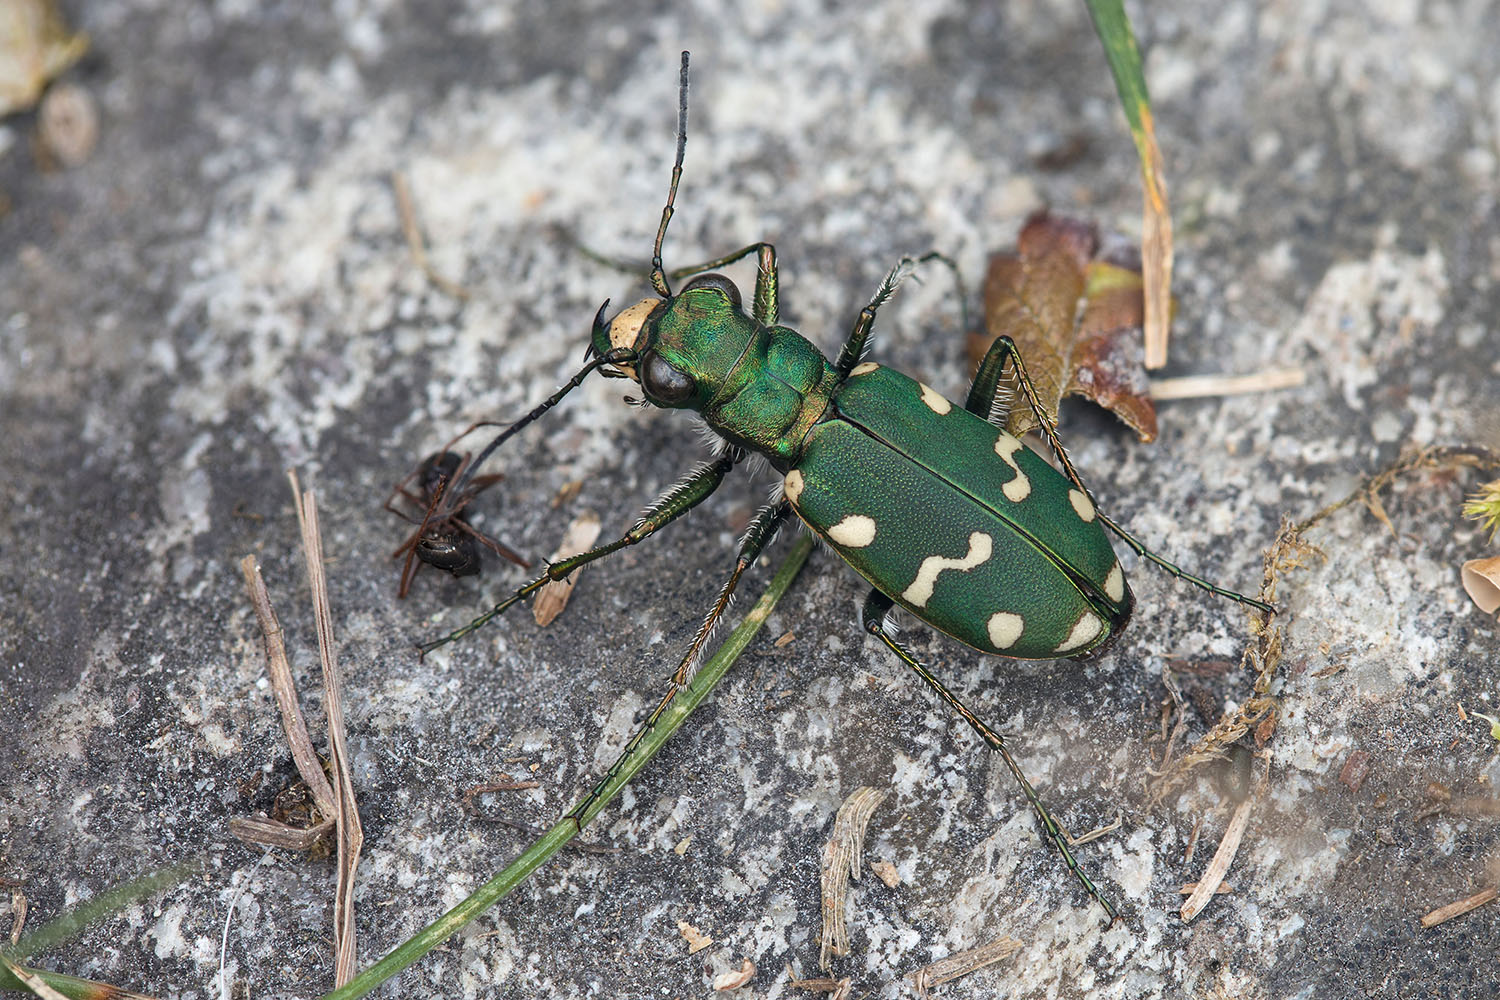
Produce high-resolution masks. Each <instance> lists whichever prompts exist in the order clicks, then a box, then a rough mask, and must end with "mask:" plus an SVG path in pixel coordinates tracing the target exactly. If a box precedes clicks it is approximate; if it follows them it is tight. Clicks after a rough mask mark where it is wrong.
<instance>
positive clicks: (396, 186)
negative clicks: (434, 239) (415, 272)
mask: <svg viewBox="0 0 1500 1000" xmlns="http://www.w3.org/2000/svg"><path fill="white" fill-rule="evenodd" d="M391 188H392V189H393V190H394V191H395V193H396V214H397V215H399V216H400V217H401V234H402V235H403V236H405V237H406V246H407V248H408V249H409V250H410V251H411V256H412V260H414V261H416V262H417V266H418V267H420V268H421V269H422V273H423V274H425V275H427V280H428V281H430V282H432V283H433V285H435V286H437V287H438V288H439V289H441V290H442V291H443V292H445V293H446V294H448V295H451V296H453V297H454V298H455V299H467V298H468V297H469V291H468V289H466V288H464V287H463V286H462V285H460V284H458V283H457V282H455V281H449V280H448V279H447V278H445V277H443V276H442V275H441V274H438V273H437V269H436V268H434V267H433V266H432V262H431V261H430V260H428V258H427V244H426V243H425V242H424V241H423V239H422V227H421V226H420V225H418V224H417V208H416V204H415V202H414V201H413V200H412V196H411V185H410V184H408V183H407V180H406V175H405V174H403V173H402V172H401V171H399V170H393V171H391Z"/></svg>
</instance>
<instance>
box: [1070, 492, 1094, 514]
mask: <svg viewBox="0 0 1500 1000" xmlns="http://www.w3.org/2000/svg"><path fill="white" fill-rule="evenodd" d="M1068 502H1069V503H1071V504H1072V505H1073V509H1074V510H1075V511H1077V512H1078V516H1079V517H1081V518H1083V519H1084V520H1085V521H1092V520H1093V519H1094V504H1093V502H1092V501H1091V500H1089V498H1088V494H1086V493H1080V492H1079V491H1078V490H1069V491H1068Z"/></svg>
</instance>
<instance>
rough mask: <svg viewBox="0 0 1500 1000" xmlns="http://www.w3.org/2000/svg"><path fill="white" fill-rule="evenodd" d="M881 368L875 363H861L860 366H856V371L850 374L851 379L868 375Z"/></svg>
mask: <svg viewBox="0 0 1500 1000" xmlns="http://www.w3.org/2000/svg"><path fill="white" fill-rule="evenodd" d="M879 367H880V366H879V365H877V364H876V363H875V362H873V361H861V362H860V363H859V364H857V365H855V366H854V369H853V370H852V371H850V372H849V377H850V378H853V377H854V376H856V375H868V374H870V373H871V372H872V371H874V370H875V369H877V368H879Z"/></svg>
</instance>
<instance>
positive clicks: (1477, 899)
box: [1422, 886, 1500, 927]
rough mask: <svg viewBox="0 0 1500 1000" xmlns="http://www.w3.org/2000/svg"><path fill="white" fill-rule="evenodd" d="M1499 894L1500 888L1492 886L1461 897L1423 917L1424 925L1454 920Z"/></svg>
mask: <svg viewBox="0 0 1500 1000" xmlns="http://www.w3.org/2000/svg"><path fill="white" fill-rule="evenodd" d="M1497 895H1500V890H1497V889H1496V888H1495V887H1494V886H1490V887H1489V888H1488V889H1484V890H1482V891H1480V892H1476V893H1475V894H1474V895H1472V896H1469V897H1468V898H1467V899H1460V900H1458V901H1457V902H1453V903H1449V904H1448V905H1447V906H1439V907H1438V908H1437V909H1435V910H1433V911H1432V912H1431V913H1429V914H1427V915H1426V916H1424V917H1423V918H1422V926H1423V927H1436V926H1437V925H1438V924H1441V923H1443V922H1445V921H1448V920H1452V919H1453V918H1454V917H1461V916H1463V915H1464V914H1465V913H1468V912H1469V911H1470V910H1473V909H1477V908H1479V907H1481V906H1483V905H1484V904H1485V903H1488V902H1491V901H1492V900H1494V898H1495V897H1496V896H1497Z"/></svg>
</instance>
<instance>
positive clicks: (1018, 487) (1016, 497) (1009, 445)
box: [995, 431, 1031, 503]
mask: <svg viewBox="0 0 1500 1000" xmlns="http://www.w3.org/2000/svg"><path fill="white" fill-rule="evenodd" d="M1024 447H1026V446H1025V445H1024V444H1022V443H1021V439H1020V438H1018V437H1011V436H1010V435H1009V434H1007V433H1005V432H1004V431H1001V432H1000V436H999V437H997V438H996V439H995V454H996V455H999V456H1000V457H1001V458H1003V459H1004V460H1005V464H1006V465H1008V466H1010V467H1011V468H1012V469H1015V470H1016V478H1014V479H1012V480H1011V481H1010V482H1008V483H1006V484H1005V485H1004V486H1002V487H1000V492H1002V493H1004V494H1005V499H1007V500H1009V501H1010V502H1011V503H1020V502H1021V501H1022V500H1025V499H1026V498H1027V497H1029V496H1031V480H1030V479H1028V478H1027V476H1026V473H1024V472H1022V471H1021V467H1020V466H1019V465H1017V464H1016V452H1018V451H1020V450H1021V449H1022V448H1024Z"/></svg>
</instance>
